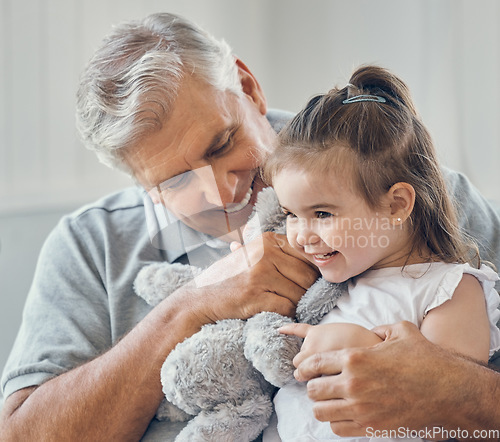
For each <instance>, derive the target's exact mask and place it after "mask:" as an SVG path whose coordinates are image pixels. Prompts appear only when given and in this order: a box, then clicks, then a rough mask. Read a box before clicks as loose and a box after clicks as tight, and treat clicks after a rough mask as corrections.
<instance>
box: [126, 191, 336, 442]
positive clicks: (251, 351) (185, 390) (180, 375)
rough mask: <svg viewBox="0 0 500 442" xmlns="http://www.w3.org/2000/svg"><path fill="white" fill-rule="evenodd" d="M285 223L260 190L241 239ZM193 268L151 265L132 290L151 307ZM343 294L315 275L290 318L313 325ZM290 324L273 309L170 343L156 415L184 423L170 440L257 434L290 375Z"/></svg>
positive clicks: (293, 343)
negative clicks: (283, 331)
mask: <svg viewBox="0 0 500 442" xmlns="http://www.w3.org/2000/svg"><path fill="white" fill-rule="evenodd" d="M285 224H286V219H285V216H284V215H283V214H282V212H281V210H280V208H279V204H278V200H277V198H276V194H275V193H274V191H273V190H272V189H270V188H268V189H264V190H263V191H262V192H261V193H260V194H259V198H258V201H257V204H256V206H255V210H254V215H253V216H252V218H251V220H250V221H249V223H248V225H247V228H246V229H245V242H249V241H251V240H252V239H254V238H256V237H257V236H259V235H260V234H261V233H263V232H265V231H275V232H278V233H284V232H285ZM200 272H201V269H198V268H195V267H192V266H187V265H182V264H173V265H172V264H168V263H155V264H152V265H149V266H146V267H145V268H143V269H142V270H141V271H140V272H139V274H138V276H137V278H136V280H135V283H134V287H135V291H136V293H137V294H138V295H139V296H141V297H143V298H144V299H145V300H146V301H147V302H148V303H149V304H151V305H156V304H158V303H159V302H161V300H163V299H164V298H165V297H167V296H168V295H169V294H171V293H172V292H173V291H175V290H176V289H177V288H179V287H181V286H182V285H184V284H186V283H187V282H189V281H190V280H191V279H193V278H194V277H196V276H197V275H198V274H199V273H200ZM344 291H345V286H344V285H342V284H340V285H339V284H332V283H329V282H327V281H326V280H325V279H323V278H319V279H318V280H317V281H316V282H315V283H314V284H313V285H312V286H311V287H310V288H309V290H307V292H306V293H305V294H304V296H303V297H302V299H301V300H300V301H299V304H298V306H297V310H296V320H297V321H298V322H306V323H309V324H317V323H318V322H319V321H320V320H321V318H322V317H323V316H324V315H325V314H326V313H328V312H329V311H330V310H331V309H332V308H333V307H334V306H335V305H336V302H337V299H338V298H339V296H340V295H341V294H342V293H343V292H344ZM291 321H292V320H291V319H290V318H287V317H284V316H282V315H279V314H277V313H272V312H262V313H259V314H257V315H255V316H254V317H252V318H250V319H248V320H247V321H242V320H239V319H227V320H223V321H218V322H217V323H216V324H208V325H205V326H204V327H202V329H201V330H200V331H199V332H198V333H196V334H195V335H193V336H191V337H190V338H188V339H186V340H185V341H183V342H181V343H179V344H178V345H177V346H176V347H175V349H174V350H173V351H172V352H171V353H170V354H169V356H168V357H167V358H166V360H165V363H164V364H163V367H162V370H161V382H162V385H163V392H164V394H165V400H164V401H163V403H162V405H161V406H160V408H159V409H158V412H157V417H158V418H159V419H169V420H171V421H185V420H190V421H189V423H188V424H187V426H186V427H185V428H184V429H183V430H182V432H181V433H180V434H179V435H178V436H177V438H176V441H177V442H183V441H185V442H193V441H207V440H209V441H217V442H219V441H228V442H229V441H231V442H232V441H236V440H237V441H241V442H244V441H252V440H254V439H255V438H257V437H258V436H259V434H260V433H261V432H262V430H263V429H264V428H265V427H266V426H267V424H268V422H269V418H270V416H271V414H272V411H273V408H272V394H273V392H274V390H275V388H276V387H281V386H283V385H284V384H285V383H287V382H288V381H290V380H291V379H292V378H293V371H294V367H293V364H292V359H293V357H294V356H295V355H296V354H297V353H298V351H299V350H300V346H301V343H302V340H301V339H299V338H297V337H294V336H286V335H282V334H280V333H279V332H278V329H279V328H280V327H281V326H282V325H284V324H287V323H290V322H291Z"/></svg>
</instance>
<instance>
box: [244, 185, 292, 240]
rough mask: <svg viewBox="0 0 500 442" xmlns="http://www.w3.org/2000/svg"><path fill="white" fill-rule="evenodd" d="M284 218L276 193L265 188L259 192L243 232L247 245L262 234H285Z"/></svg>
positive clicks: (271, 189) (269, 188)
mask: <svg viewBox="0 0 500 442" xmlns="http://www.w3.org/2000/svg"><path fill="white" fill-rule="evenodd" d="M285 227H286V216H285V214H284V213H283V212H282V210H281V207H280V203H279V200H278V197H277V195H276V192H275V191H274V189H273V188H271V187H266V188H265V189H263V190H261V191H260V192H259V195H258V196H257V202H256V203H255V207H254V210H253V214H252V216H251V217H250V220H249V221H248V223H247V225H246V227H245V230H244V232H243V239H244V242H245V243H248V242H250V241H252V240H254V239H255V238H257V237H258V236H259V235H261V234H262V233H264V232H276V233H285Z"/></svg>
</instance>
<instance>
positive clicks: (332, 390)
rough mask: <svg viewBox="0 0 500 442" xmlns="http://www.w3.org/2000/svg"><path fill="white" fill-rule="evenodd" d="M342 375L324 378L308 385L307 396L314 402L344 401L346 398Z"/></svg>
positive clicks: (312, 381) (314, 380)
mask: <svg viewBox="0 0 500 442" xmlns="http://www.w3.org/2000/svg"><path fill="white" fill-rule="evenodd" d="M343 382H344V379H343V378H342V374H338V375H331V376H322V377H319V378H315V379H311V380H310V381H309V382H308V383H307V395H308V396H309V398H310V399H312V400H313V401H326V400H330V399H342V398H344V397H345V396H346V393H347V392H346V389H345V387H344V384H343Z"/></svg>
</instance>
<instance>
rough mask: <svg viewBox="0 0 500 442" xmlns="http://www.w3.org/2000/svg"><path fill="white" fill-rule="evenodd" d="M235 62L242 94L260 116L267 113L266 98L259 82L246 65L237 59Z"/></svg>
mask: <svg viewBox="0 0 500 442" xmlns="http://www.w3.org/2000/svg"><path fill="white" fill-rule="evenodd" d="M235 62H236V66H237V67H238V76H239V78H240V82H241V87H242V88H243V92H244V93H245V95H247V96H248V97H249V98H250V99H251V100H252V101H253V102H254V103H255V104H256V105H257V107H258V109H259V112H260V113H261V114H262V115H265V114H266V112H267V103H266V97H265V95H264V91H263V90H262V88H261V87H260V84H259V82H258V81H257V79H256V78H255V77H254V75H253V74H252V72H251V71H250V69H248V67H247V65H246V64H245V63H243V62H242V61H241V60H240V59H239V58H238V57H235Z"/></svg>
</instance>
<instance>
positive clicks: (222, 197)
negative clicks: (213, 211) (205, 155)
mask: <svg viewBox="0 0 500 442" xmlns="http://www.w3.org/2000/svg"><path fill="white" fill-rule="evenodd" d="M212 172H213V175H212V177H210V178H209V179H204V180H202V181H203V193H204V194H205V199H206V200H207V202H208V203H210V204H213V205H215V206H225V205H227V204H231V203H233V202H234V198H235V195H236V187H237V183H238V178H237V176H236V175H235V174H234V173H231V172H230V171H226V170H224V169H215V168H212Z"/></svg>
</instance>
